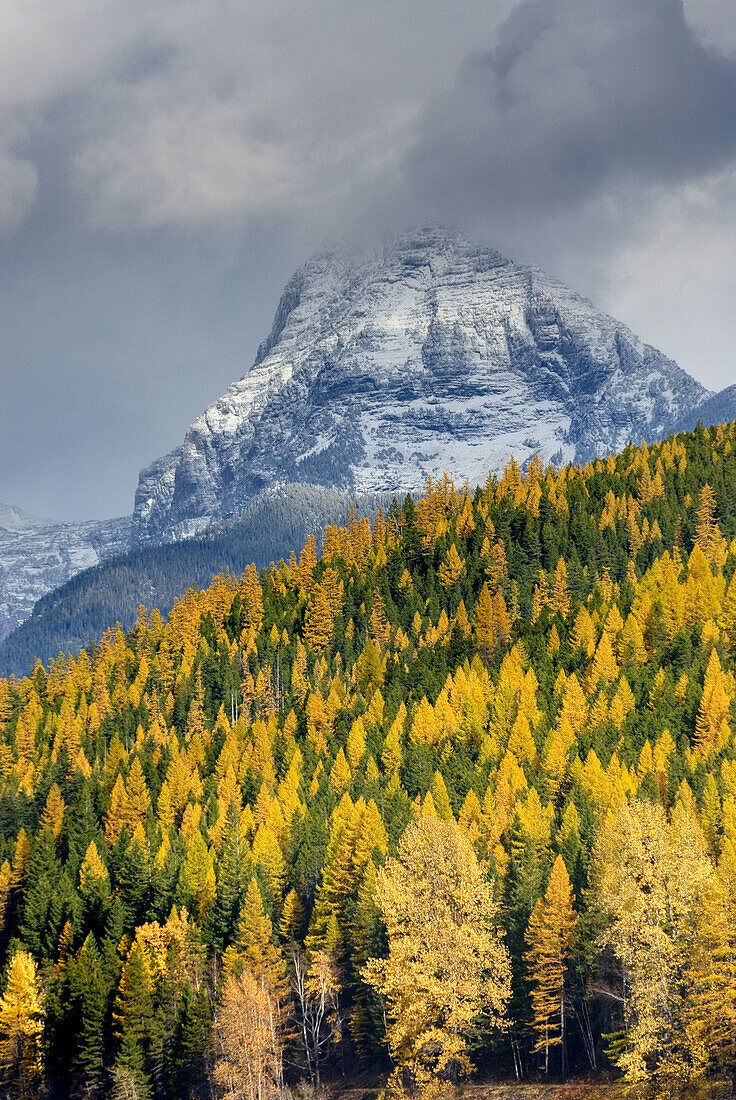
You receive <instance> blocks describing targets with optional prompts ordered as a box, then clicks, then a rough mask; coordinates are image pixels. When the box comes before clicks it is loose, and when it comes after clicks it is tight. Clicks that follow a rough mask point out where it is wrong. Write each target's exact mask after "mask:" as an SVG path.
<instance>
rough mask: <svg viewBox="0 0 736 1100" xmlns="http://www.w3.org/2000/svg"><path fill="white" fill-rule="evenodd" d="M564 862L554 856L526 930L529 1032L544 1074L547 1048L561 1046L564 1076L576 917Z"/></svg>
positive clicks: (565, 1070) (547, 1060) (547, 1071)
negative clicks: (530, 1028)
mask: <svg viewBox="0 0 736 1100" xmlns="http://www.w3.org/2000/svg"><path fill="white" fill-rule="evenodd" d="M572 902H573V899H572V887H571V885H570V878H569V876H568V873H567V868H566V866H565V861H564V860H563V858H562V856H557V859H556V860H555V862H554V864H553V865H552V873H551V875H550V880H549V885H548V887H547V890H546V891H545V894H544V897H541V898H539V900H538V901H537V904H536V905H535V907H534V911H533V912H532V915H531V917H530V919H529V926H528V928H527V932H526V945H527V956H526V958H527V966H528V972H529V977H530V979H531V982H532V992H531V1002H532V1012H533V1018H532V1028H533V1030H534V1034H535V1036H536V1039H535V1043H534V1050H535V1051H542V1050H543V1051H544V1071H545V1073H549V1054H550V1048H551V1047H553V1046H559V1047H560V1048H561V1069H562V1075H563V1077H564V1076H565V1074H566V1072H567V1056H566V1034H567V1020H568V1016H569V1015H570V998H569V988H568V980H569V974H568V972H569V967H570V960H571V958H572V954H573V946H574V942H575V928H576V926H577V914H576V913H575V909H574V908H573V903H572Z"/></svg>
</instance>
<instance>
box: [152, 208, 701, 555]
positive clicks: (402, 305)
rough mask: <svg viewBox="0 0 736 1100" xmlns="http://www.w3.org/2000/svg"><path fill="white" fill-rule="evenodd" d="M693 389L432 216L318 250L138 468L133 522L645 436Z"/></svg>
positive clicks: (413, 483) (187, 519)
mask: <svg viewBox="0 0 736 1100" xmlns="http://www.w3.org/2000/svg"><path fill="white" fill-rule="evenodd" d="M707 396H708V393H707V391H705V390H704V389H703V387H702V386H700V385H699V384H698V383H697V382H695V381H694V380H693V379H692V378H691V377H690V376H689V375H687V374H686V373H685V372H684V371H682V370H681V369H680V368H679V367H678V366H677V365H676V364H675V363H674V362H672V360H670V359H667V358H666V357H665V356H664V355H662V354H661V353H660V352H658V351H657V350H656V349H655V348H652V347H649V346H648V345H646V344H643V343H642V342H641V341H640V340H639V339H638V338H637V337H636V336H635V335H634V334H633V333H632V332H631V331H630V330H629V329H628V328H626V326H625V325H622V324H620V323H619V322H618V321H615V320H614V319H613V318H611V317H608V316H606V315H604V314H602V313H599V312H598V311H597V310H596V309H595V308H594V307H593V306H592V305H591V303H590V302H588V301H587V300H586V299H584V298H582V297H581V296H580V295H578V294H575V293H574V292H573V291H571V290H569V289H568V288H567V287H565V286H563V285H562V284H561V283H559V282H557V281H556V280H554V279H552V278H549V277H548V276H546V275H545V274H543V273H542V272H541V271H537V270H535V269H533V268H527V267H522V266H519V265H517V264H514V263H512V262H511V261H509V260H507V259H505V258H504V257H503V256H501V255H500V254H499V253H497V252H494V251H492V250H490V249H487V248H483V247H479V246H476V245H474V244H471V243H469V242H468V241H466V240H464V239H463V238H461V237H459V236H457V235H454V234H450V233H447V232H444V231H442V230H425V231H422V232H419V233H416V234H412V235H407V236H403V237H401V238H399V239H398V240H397V241H396V242H395V243H394V244H393V245H392V246H391V247H389V248H387V249H385V250H383V251H381V252H377V253H369V254H363V255H359V256H354V255H348V254H344V253H329V254H323V255H319V256H317V257H315V258H314V259H312V260H310V261H309V262H308V263H307V264H305V265H304V267H302V268H301V269H300V270H299V271H298V272H297V273H296V274H295V275H294V277H293V278H292V279H291V281H290V282H289V284H288V285H287V287H286V289H285V291H284V294H283V296H282V299H281V302H280V304H279V307H278V310H277V312H276V317H275V320H274V324H273V328H272V330H271V333H270V335H269V336H268V338H267V339H266V340H265V341H264V343H263V344H262V345H261V348H260V349H259V351H258V354H257V357H256V361H255V364H254V365H253V367H252V369H251V370H250V371H249V372H248V373H247V374H246V375H245V376H244V377H243V378H242V379H241V380H240V381H239V382H235V383H234V384H233V385H232V386H230V388H229V389H228V390H227V392H226V393H225V394H224V395H223V397H221V398H220V399H219V400H218V401H216V402H215V403H214V404H212V405H211V406H210V407H209V408H208V409H207V410H206V411H205V412H204V413H203V414H202V415H201V416H200V417H199V418H198V419H197V420H196V421H195V422H194V423H193V424H192V426H191V427H190V429H189V431H188V432H187V434H186V437H185V439H184V441H183V443H182V444H181V446H180V447H179V448H177V449H176V450H175V451H173V452H172V453H171V454H169V455H167V456H165V457H164V458H162V459H159V460H158V462H156V463H154V464H153V465H152V466H150V467H149V468H148V469H147V470H144V471H143V472H142V474H141V478H140V482H139V486H138V491H137V493H136V498H135V514H134V519H133V539H134V542H136V543H138V544H141V543H146V542H157V541H164V540H170V539H177V538H181V537H184V536H186V535H189V534H193V533H195V532H197V531H200V530H202V529H204V528H205V527H207V526H208V525H209V524H210V523H211V522H212V521H213V520H217V519H223V518H226V517H228V516H230V515H233V514H237V513H238V512H239V511H241V510H242V509H243V507H244V506H245V505H246V504H247V502H248V500H249V499H251V498H252V497H253V496H254V495H255V494H256V493H257V492H258V491H259V490H260V489H262V488H263V487H264V486H268V485H273V484H274V483H279V482H293V481H309V482H312V483H315V484H321V485H327V486H333V487H344V488H350V489H353V490H358V491H377V490H378V491H386V490H390V491H393V490H406V489H414V488H417V487H419V486H421V485H422V484H423V483H424V481H425V480H426V477H427V475H428V474H432V475H439V474H441V473H442V472H443V471H444V470H447V471H448V472H449V473H450V474H451V475H452V476H453V477H454V478H456V479H459V480H461V481H462V480H463V479H464V478H466V477H467V478H469V479H470V481H471V482H475V481H478V480H481V479H484V478H485V477H486V475H487V473H488V471H489V470H500V468H501V467H502V466H503V465H504V464H505V462H506V461H507V460H508V458H509V456H510V455H511V454H514V455H515V456H516V457H517V459H518V460H519V461H521V462H524V461H525V460H527V459H528V458H529V457H530V456H531V455H532V454H533V453H534V452H535V451H537V452H538V453H539V454H540V455H541V456H542V457H543V458H544V459H545V460H546V461H555V462H562V461H567V460H570V459H575V460H585V459H587V458H589V457H591V456H593V455H599V454H604V453H607V452H609V451H612V450H615V449H617V448H619V447H621V446H622V445H625V444H626V442H628V440H629V439H634V440H637V441H638V440H639V439H641V438H642V437H647V438H654V437H657V436H659V435H662V434H663V433H666V432H667V431H668V430H669V429H670V427H671V426H672V425H673V424H674V423H675V422H677V421H678V420H680V418H681V417H682V416H683V415H686V414H687V413H688V412H689V411H690V410H692V409H693V408H695V407H696V406H697V405H698V404H700V402H701V401H703V400H704V399H705V398H706V397H707Z"/></svg>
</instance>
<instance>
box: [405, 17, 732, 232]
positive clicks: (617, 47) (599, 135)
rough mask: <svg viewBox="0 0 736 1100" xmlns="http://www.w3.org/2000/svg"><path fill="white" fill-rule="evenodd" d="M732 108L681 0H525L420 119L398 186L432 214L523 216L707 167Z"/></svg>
mask: <svg viewBox="0 0 736 1100" xmlns="http://www.w3.org/2000/svg"><path fill="white" fill-rule="evenodd" d="M735 104H736V60H732V59H729V58H727V57H725V56H723V55H721V54H719V53H717V52H716V51H715V50H714V49H712V48H710V47H708V46H706V45H704V44H703V42H702V41H701V39H700V37H699V36H698V35H697V34H696V32H695V31H694V30H693V28H692V26H691V25H690V24H689V23H688V22H687V21H686V19H685V11H684V8H683V4H682V0H528V2H526V3H523V4H521V5H520V6H519V7H518V8H517V10H515V11H514V12H513V13H512V14H511V16H510V17H509V19H508V20H507V21H506V23H505V24H504V25H503V26H502V27H501V29H500V32H499V35H498V39H497V44H496V45H495V46H494V48H493V49H492V50H490V51H488V52H485V53H481V54H476V55H475V56H473V57H471V58H470V59H469V60H468V61H467V62H466V63H465V64H464V65H463V66H462V68H461V70H460V73H459V75H458V78H457V81H456V84H455V86H454V88H453V89H452V90H451V91H450V92H448V93H447V94H446V95H444V96H441V97H440V98H438V99H437V100H436V101H435V102H434V103H432V104H431V105H430V106H429V107H428V108H427V109H426V110H425V112H424V113H423V117H422V119H421V122H420V125H419V129H418V133H417V136H416V139H415V141H414V144H413V148H412V149H411V150H410V151H409V153H408V155H407V162H406V173H407V178H408V180H409V184H410V188H411V189H412V190H413V191H416V193H417V194H418V195H419V196H420V201H421V202H422V203H423V204H426V206H427V208H430V209H433V210H434V212H435V215H436V216H438V217H442V218H446V217H448V216H449V217H451V218H452V217H453V216H457V215H458V214H460V216H461V218H467V217H468V214H469V212H472V211H474V210H475V211H482V212H483V213H484V214H485V215H488V213H489V212H495V216H496V218H497V219H498V220H503V218H504V216H510V217H512V218H513V216H514V214H515V213H517V212H518V213H520V214H521V216H523V217H524V218H529V217H532V218H533V217H536V216H537V212H538V211H542V212H547V211H554V210H555V209H557V208H565V207H568V208H569V207H573V206H577V205H579V204H580V203H582V202H584V201H586V200H588V199H589V198H590V197H591V196H594V195H596V194H597V193H599V192H600V191H601V190H603V189H606V190H607V191H610V190H611V189H612V188H614V187H615V186H617V185H619V184H630V183H631V182H632V181H637V182H639V183H642V184H651V183H652V182H664V183H666V184H667V185H668V186H672V185H674V184H676V183H677V182H678V181H681V180H683V179H687V178H690V177H693V176H701V175H704V174H705V173H707V172H708V171H711V170H715V169H718V168H719V167H721V166H722V165H723V164H724V163H726V162H727V161H729V160H730V159H731V158H732V157H733V156H734V153H735V152H736V107H735Z"/></svg>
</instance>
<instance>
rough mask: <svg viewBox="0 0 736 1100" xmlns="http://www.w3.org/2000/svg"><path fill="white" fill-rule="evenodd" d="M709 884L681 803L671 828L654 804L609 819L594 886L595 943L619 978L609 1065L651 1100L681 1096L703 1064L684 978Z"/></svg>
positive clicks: (709, 873)
mask: <svg viewBox="0 0 736 1100" xmlns="http://www.w3.org/2000/svg"><path fill="white" fill-rule="evenodd" d="M713 879H714V868H713V865H712V863H711V862H710V860H709V859H708V857H707V849H706V843H705V838H704V837H703V834H702V832H701V830H700V828H699V825H698V823H697V819H696V817H695V811H694V808H689V807H688V806H687V805H685V803H682V802H681V803H680V804H679V805H676V806H675V809H674V810H673V811H672V817H671V820H668V818H667V815H666V813H665V811H664V809H663V808H662V807H661V806H659V805H657V804H654V803H651V802H641V801H633V802H631V803H628V804H627V803H625V802H624V803H623V804H622V805H621V806H620V807H618V808H617V809H615V810H611V811H609V813H608V814H607V815H606V818H605V819H604V823H603V826H602V828H601V831H600V833H599V836H598V840H597V843H596V848H595V860H594V870H593V881H594V882H595V886H596V893H597V897H598V900H599V902H600V905H601V908H602V911H603V915H604V921H605V924H604V927H605V931H604V932H603V933H602V937H601V942H602V944H605V945H606V946H608V947H609V948H610V949H611V950H612V951H613V952H614V954H615V955H616V956H617V957H618V959H619V961H620V963H621V965H622V967H623V971H624V975H625V980H626V997H625V1000H624V1022H625V1027H626V1034H625V1041H624V1043H623V1046H622V1048H621V1050H620V1051H619V1052H618V1053H617V1054H616V1056H615V1061H616V1062H617V1064H618V1066H619V1067H620V1069H621V1070H622V1071H623V1072H624V1074H625V1076H626V1078H627V1080H628V1081H629V1082H630V1083H631V1084H637V1085H642V1086H644V1085H648V1086H651V1087H653V1088H654V1090H655V1093H656V1094H657V1095H673V1094H676V1093H679V1092H682V1091H683V1090H684V1089H685V1088H687V1086H688V1085H689V1084H690V1083H691V1082H693V1081H694V1080H696V1079H697V1078H698V1077H699V1076H701V1075H702V1074H703V1072H704V1070H705V1067H706V1063H707V1060H708V1053H707V1050H705V1049H704V1048H703V1046H702V1044H701V1043H700V1042H698V1041H697V1039H696V1036H695V1035H694V1033H693V1030H692V1028H690V1027H689V1018H690V1009H691V1005H690V1002H689V993H688V988H687V983H686V982H684V981H683V974H684V972H685V971H686V968H687V965H688V960H689V959H690V958H691V956H692V952H693V938H692V929H693V924H694V921H695V916H696V914H697V912H698V909H699V908H700V907H701V906H702V904H703V902H704V900H705V898H706V896H707V894H708V892H709V891H710V889H711V888H712V884H713Z"/></svg>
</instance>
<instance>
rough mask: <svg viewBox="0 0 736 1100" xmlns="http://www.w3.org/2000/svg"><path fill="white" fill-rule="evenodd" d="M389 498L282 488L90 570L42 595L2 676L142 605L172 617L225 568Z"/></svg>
mask: <svg viewBox="0 0 736 1100" xmlns="http://www.w3.org/2000/svg"><path fill="white" fill-rule="evenodd" d="M383 499H384V498H382V497H381V496H376V495H372V494H363V495H357V496H356V495H355V494H348V493H340V492H337V491H336V490H334V489H324V488H321V487H318V486H315V485H284V486H279V487H277V488H275V489H267V490H265V491H264V492H263V493H261V494H260V495H259V496H258V497H256V498H255V500H254V501H253V502H252V503H251V505H250V507H249V508H248V509H247V510H246V512H244V513H243V514H242V515H241V516H238V517H237V518H236V519H232V520H229V521H228V522H227V523H218V524H216V525H215V526H214V527H212V528H211V529H210V530H208V531H206V532H205V533H204V534H202V535H199V536H197V537H194V538H189V539H182V541H181V542H175V543H169V544H165V545H162V546H146V547H142V548H141V549H138V550H133V551H130V552H129V553H124V554H123V553H121V554H118V555H116V556H115V557H114V558H112V559H111V560H109V561H106V562H104V563H103V564H102V565H97V566H94V567H93V568H92V569H85V570H84V572H82V573H78V574H77V576H75V577H72V579H71V580H70V581H67V582H66V583H65V584H63V585H61V586H60V587H59V588H55V589H54V590H53V591H51V592H49V593H48V594H47V595H45V596H43V597H42V598H41V599H40V600H38V602H37V604H36V606H35V607H34V609H33V614H32V615H31V617H30V618H28V619H26V620H25V622H23V623H21V625H20V626H19V627H18V628H17V629H16V630H14V631H13V633H12V634H11V635H10V636H9V637H8V638H7V639H6V640H5V641H4V642H2V644H0V675H2V676H9V675H10V674H11V673H14V674H15V675H16V676H18V675H22V674H24V673H26V672H28V671H29V670H30V669H32V668H33V665H34V663H35V661H36V660H37V659H38V658H40V659H41V660H42V661H44V662H46V661H49V660H50V659H51V658H52V657H58V655H59V653H79V651H80V649H82V647H83V646H85V645H87V644H88V643H89V642H90V640H91V639H96V638H99V637H100V635H101V634H102V633H103V632H104V631H105V630H107V629H108V628H109V627H111V626H115V625H116V624H117V623H120V624H121V626H122V627H123V629H124V630H129V629H130V627H131V626H132V625H133V623H134V622H135V620H136V617H137V615H138V608H139V607H140V605H141V603H145V604H146V606H148V607H157V608H158V609H159V610H160V611H161V612H162V614H165V615H168V613H169V611H170V610H171V608H172V606H173V604H174V600H175V599H176V597H177V596H179V595H181V593H182V592H184V591H185V590H186V589H187V588H190V587H192V586H194V585H197V586H198V587H205V586H206V585H208V584H210V583H211V581H212V578H213V577H214V576H215V575H216V574H217V573H219V572H225V571H226V570H230V572H235V573H242V571H243V570H244V569H245V567H246V566H247V565H249V564H250V563H251V562H255V563H256V565H258V566H264V565H268V563H269V562H270V561H272V560H273V559H274V558H275V559H277V560H278V558H279V557H280V556H281V555H282V554H287V553H288V552H289V550H290V549H291V547H292V546H297V547H298V546H302V545H303V544H304V542H305V541H306V539H307V536H308V535H309V534H311V533H317V535H318V538H319V536H320V535H321V533H322V531H323V530H324V528H325V526H326V525H327V524H328V523H344V522H345V520H346V519H347V517H348V513H349V511H350V505H351V501H355V505H356V507H357V508H360V509H361V510H363V511H364V512H365V513H366V514H370V515H374V514H375V512H376V510H377V508H378V507H379V506H380V504H381V503H382V500H383Z"/></svg>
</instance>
